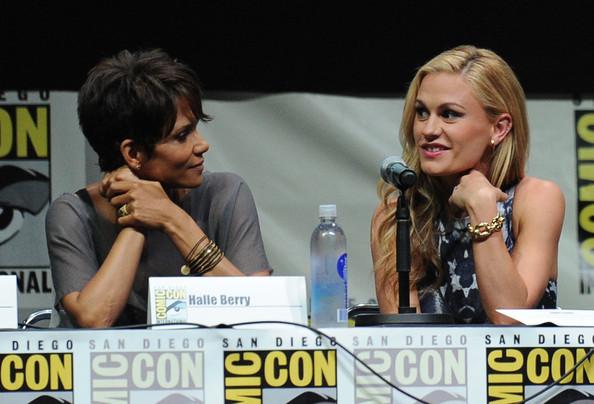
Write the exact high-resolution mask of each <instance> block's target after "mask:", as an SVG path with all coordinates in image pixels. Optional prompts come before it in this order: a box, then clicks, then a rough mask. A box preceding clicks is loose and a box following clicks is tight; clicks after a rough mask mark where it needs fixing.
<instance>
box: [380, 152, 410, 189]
mask: <svg viewBox="0 0 594 404" xmlns="http://www.w3.org/2000/svg"><path fill="white" fill-rule="evenodd" d="M394 164H402V165H403V166H404V167H406V164H404V160H402V158H400V157H399V156H388V157H386V158H385V159H384V161H382V165H381V168H380V175H381V177H382V180H384V181H385V182H387V183H390V184H391V183H392V178H391V167H392V166H393V165H394Z"/></svg>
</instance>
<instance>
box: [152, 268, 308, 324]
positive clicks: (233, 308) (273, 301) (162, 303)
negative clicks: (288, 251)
mask: <svg viewBox="0 0 594 404" xmlns="http://www.w3.org/2000/svg"><path fill="white" fill-rule="evenodd" d="M147 317H148V319H147V320H148V322H149V323H150V324H165V323H182V322H183V323H198V324H203V325H207V326H213V325H218V324H235V323H243V322H249V321H270V320H281V321H289V322H293V323H299V324H307V299H306V290H305V278H304V277H303V276H208V277H151V278H149V299H148V310H147ZM267 327H274V325H267Z"/></svg>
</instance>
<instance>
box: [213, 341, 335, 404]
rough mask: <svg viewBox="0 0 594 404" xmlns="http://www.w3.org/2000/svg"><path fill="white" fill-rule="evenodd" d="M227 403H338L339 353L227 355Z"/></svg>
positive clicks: (301, 352)
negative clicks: (337, 370) (337, 372)
mask: <svg viewBox="0 0 594 404" xmlns="http://www.w3.org/2000/svg"><path fill="white" fill-rule="evenodd" d="M224 361H225V364H224V366H225V371H224V375H225V403H254V404H255V403H271V404H272V403H274V404H281V403H336V402H337V401H336V399H337V397H336V395H337V388H336V387H337V386H336V350H335V349H321V350H276V351H226V352H225V357H224Z"/></svg>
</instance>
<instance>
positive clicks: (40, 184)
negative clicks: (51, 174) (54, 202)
mask: <svg viewBox="0 0 594 404" xmlns="http://www.w3.org/2000/svg"><path fill="white" fill-rule="evenodd" d="M49 192H50V190H49V178H48V177H47V176H46V175H44V174H41V173H39V172H37V171H35V170H25V169H22V168H20V167H16V166H12V165H5V166H0V245H1V244H4V243H6V242H8V241H9V240H10V239H11V238H12V237H14V236H15V235H16V234H17V233H18V232H19V230H20V229H21V228H22V226H23V223H24V221H25V212H27V213H30V214H31V215H37V214H38V213H39V212H40V211H41V209H43V207H44V206H45V205H46V204H47V203H48V202H49Z"/></svg>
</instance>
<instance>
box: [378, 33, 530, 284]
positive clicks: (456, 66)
mask: <svg viewBox="0 0 594 404" xmlns="http://www.w3.org/2000/svg"><path fill="white" fill-rule="evenodd" d="M436 72H448V73H459V74H460V75H461V76H462V77H463V78H464V79H465V80H466V82H467V83H468V84H469V85H470V87H471V88H472V89H473V92H474V95H475V97H476V98H477V99H478V101H479V102H480V104H481V105H482V106H483V108H484V109H485V111H486V112H487V116H488V117H489V120H490V121H492V122H494V121H495V119H496V118H497V117H498V116H499V115H500V114H502V113H508V114H510V115H511V117H512V128H511V130H510V132H509V133H508V135H507V136H506V137H505V138H504V140H503V141H502V142H501V143H499V144H498V145H497V146H496V147H495V149H494V150H493V151H492V153H491V158H490V164H489V170H488V174H487V179H488V180H489V181H490V182H491V184H493V185H494V186H495V187H498V188H500V189H506V188H508V187H509V186H511V185H513V184H516V183H518V182H519V181H520V180H521V179H522V177H523V176H524V168H525V165H526V161H527V159H528V119H527V116H526V105H525V95H524V91H523V89H522V86H521V85H520V83H519V81H518V79H517V78H516V76H515V74H514V72H513V71H512V69H511V68H510V66H509V65H508V64H507V63H506V62H505V61H504V60H503V59H502V58H501V57H499V56H498V55H497V54H495V53H494V52H493V51H490V50H488V49H481V48H476V47H474V46H470V45H463V46H458V47H456V48H453V49H450V50H447V51H445V52H443V53H441V54H439V55H437V56H436V57H434V58H433V59H431V60H430V61H429V62H427V63H426V64H425V65H424V66H422V67H421V68H420V69H419V70H418V71H417V74H416V75H415V77H414V79H413V81H412V82H411V84H410V86H409V88H408V92H407V94H406V99H405V103H404V111H403V115H402V123H401V126H400V142H401V144H402V150H403V154H402V157H403V159H404V161H405V162H406V163H407V164H408V166H409V167H410V168H411V169H413V170H414V171H415V172H416V173H417V174H418V181H417V184H416V185H415V186H414V187H412V188H410V189H409V190H407V191H406V197H407V198H409V203H410V212H411V222H412V223H411V260H412V263H411V265H412V268H411V285H414V286H415V287H419V286H420V281H421V280H423V279H424V277H425V275H426V274H427V271H428V269H429V268H435V270H436V272H437V276H436V277H435V279H433V282H432V286H433V287H435V286H437V285H438V284H439V283H441V282H442V280H443V277H444V269H443V268H442V266H441V263H440V260H439V256H438V251H437V239H436V235H435V226H436V221H437V219H438V218H439V217H440V215H444V214H445V215H449V214H451V213H450V209H449V206H448V198H449V196H450V193H449V191H448V190H446V189H445V188H444V187H443V185H441V184H440V183H439V182H438V181H437V180H436V179H435V178H432V177H430V176H428V175H426V174H424V173H423V172H422V171H421V165H420V159H419V151H418V148H417V147H416V143H415V138H414V134H413V125H414V121H415V114H416V111H415V101H416V98H417V94H418V91H419V87H420V85H421V82H422V81H423V79H424V78H425V76H427V75H428V74H430V73H436ZM398 192H399V191H398V190H397V189H395V188H394V187H393V186H391V185H387V184H385V183H383V182H380V183H379V185H378V194H379V196H380V198H381V200H382V201H383V205H384V209H385V212H387V215H386V218H385V220H384V221H383V222H382V223H380V225H379V234H378V241H379V244H380V246H381V251H382V256H381V257H380V259H379V260H377V262H376V263H375V272H376V276H379V281H380V283H381V284H382V285H383V290H384V291H386V292H391V291H394V290H395V288H396V285H397V282H398V280H397V277H396V273H395V270H394V268H395V262H396V253H395V206H396V205H395V203H394V202H395V200H396V198H397V197H398Z"/></svg>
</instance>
